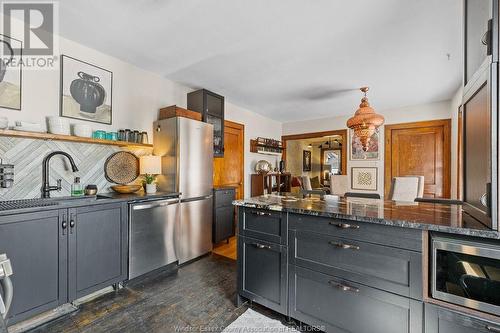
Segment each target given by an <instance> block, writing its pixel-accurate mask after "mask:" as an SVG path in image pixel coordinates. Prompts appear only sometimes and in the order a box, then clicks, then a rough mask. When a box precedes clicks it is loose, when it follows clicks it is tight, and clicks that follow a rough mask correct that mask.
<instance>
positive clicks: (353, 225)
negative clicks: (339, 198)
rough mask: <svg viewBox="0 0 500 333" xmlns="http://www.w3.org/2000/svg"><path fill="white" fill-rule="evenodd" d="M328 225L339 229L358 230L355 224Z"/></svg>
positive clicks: (331, 223)
mask: <svg viewBox="0 0 500 333" xmlns="http://www.w3.org/2000/svg"><path fill="white" fill-rule="evenodd" d="M330 225H334V226H336V227H337V228H340V229H359V225H356V224H348V223H335V222H330Z"/></svg>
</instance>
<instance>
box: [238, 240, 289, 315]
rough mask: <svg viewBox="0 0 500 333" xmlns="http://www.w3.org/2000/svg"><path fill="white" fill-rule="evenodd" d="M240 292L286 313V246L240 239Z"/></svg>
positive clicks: (246, 296)
mask: <svg viewBox="0 0 500 333" xmlns="http://www.w3.org/2000/svg"><path fill="white" fill-rule="evenodd" d="M238 256H239V259H238V292H239V294H240V295H241V296H243V297H245V298H248V299H250V300H252V301H254V302H256V303H259V304H261V305H264V306H266V307H268V308H270V309H272V310H274V311H277V312H279V313H282V314H286V313H287V299H288V298H287V281H288V275H287V249H286V247H284V246H281V245H277V244H273V243H269V242H264V241H261V240H257V239H252V238H247V237H239V239H238Z"/></svg>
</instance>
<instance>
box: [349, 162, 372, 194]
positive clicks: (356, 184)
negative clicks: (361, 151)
mask: <svg viewBox="0 0 500 333" xmlns="http://www.w3.org/2000/svg"><path fill="white" fill-rule="evenodd" d="M377 171H378V168H376V167H374V168H359V167H352V168H351V188H352V189H353V190H365V191H376V190H377Z"/></svg>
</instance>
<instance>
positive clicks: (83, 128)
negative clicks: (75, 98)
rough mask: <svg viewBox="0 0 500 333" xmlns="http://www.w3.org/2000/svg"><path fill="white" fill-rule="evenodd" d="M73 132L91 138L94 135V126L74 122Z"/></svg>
mask: <svg viewBox="0 0 500 333" xmlns="http://www.w3.org/2000/svg"><path fill="white" fill-rule="evenodd" d="M73 134H74V135H76V136H80V137H84V138H90V137H92V127H90V126H89V125H86V124H74V125H73Z"/></svg>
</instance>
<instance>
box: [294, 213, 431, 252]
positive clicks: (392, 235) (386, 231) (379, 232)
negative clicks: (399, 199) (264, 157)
mask: <svg viewBox="0 0 500 333" xmlns="http://www.w3.org/2000/svg"><path fill="white" fill-rule="evenodd" d="M288 219H289V225H290V229H295V230H304V231H312V232H317V233H320V234H325V235H331V236H336V237H344V238H350V239H356V240H362V241H366V242H370V243H376V244H382V245H388V246H393V247H398V248H402V249H407V250H412V251H418V252H421V251H422V231H421V230H416V229H409V228H400V227H392V226H385V225H381V224H375V223H367V222H357V221H349V220H341V219H333V218H326V217H317V216H312V217H311V216H307V215H300V214H289V215H288Z"/></svg>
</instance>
